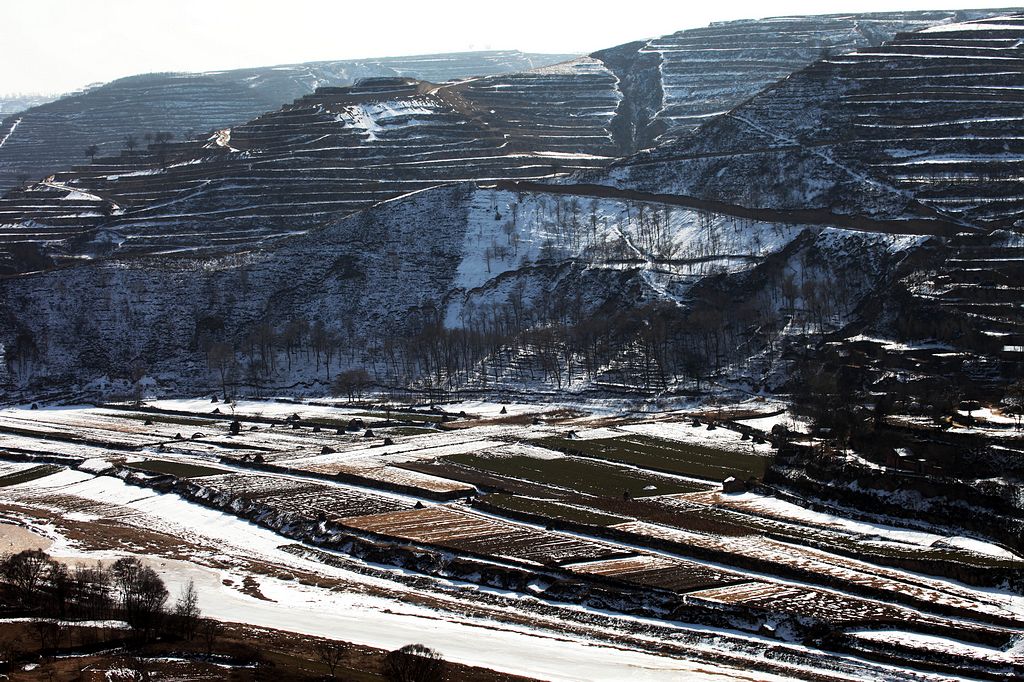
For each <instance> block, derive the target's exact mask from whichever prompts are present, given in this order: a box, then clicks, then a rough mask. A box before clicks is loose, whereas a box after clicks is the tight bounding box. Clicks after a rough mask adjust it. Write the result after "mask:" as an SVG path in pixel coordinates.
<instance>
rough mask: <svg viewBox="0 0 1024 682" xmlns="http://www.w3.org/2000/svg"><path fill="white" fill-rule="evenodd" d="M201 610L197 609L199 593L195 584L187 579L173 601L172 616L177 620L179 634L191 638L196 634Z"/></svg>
mask: <svg viewBox="0 0 1024 682" xmlns="http://www.w3.org/2000/svg"><path fill="white" fill-rule="evenodd" d="M201 615H202V612H201V611H200V610H199V594H198V593H197V592H196V584H195V582H194V581H192V580H189V581H188V583H187V584H186V585H185V586H184V587H182V588H181V592H180V593H179V594H178V600H177V601H176V602H174V617H175V620H177V621H178V628H179V629H180V630H181V635H182V637H184V638H185V639H187V640H191V639H192V638H193V637H195V635H196V628H198V627H199V618H200V616H201Z"/></svg>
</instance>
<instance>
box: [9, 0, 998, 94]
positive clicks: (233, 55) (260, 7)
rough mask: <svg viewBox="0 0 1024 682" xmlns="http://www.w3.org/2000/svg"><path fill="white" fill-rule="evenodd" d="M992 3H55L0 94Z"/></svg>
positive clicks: (12, 51) (17, 26)
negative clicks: (145, 76) (284, 6)
mask: <svg viewBox="0 0 1024 682" xmlns="http://www.w3.org/2000/svg"><path fill="white" fill-rule="evenodd" d="M1000 6H1001V5H1000V3H993V2H984V1H980V2H971V1H968V0H964V1H961V2H955V1H954V2H928V1H926V0H925V1H921V0H906V1H902V2H896V3H891V2H884V1H883V0H850V1H847V2H824V3H821V2H811V1H809V0H784V1H783V2H779V3H774V4H772V5H771V6H770V8H771V11H770V12H766V11H765V9H766V6H765V5H764V4H763V3H756V4H755V3H754V2H750V1H749V0H725V2H719V3H715V4H714V5H711V6H706V7H697V8H684V7H681V6H680V5H678V4H676V3H667V2H652V1H649V0H632V1H631V2H630V3H629V8H630V10H631V11H630V12H629V13H628V14H622V15H617V14H611V13H609V12H607V11H602V9H601V8H600V6H598V7H596V8H595V6H594V4H593V3H585V2H576V1H571V2H560V3H551V2H539V1H538V0H524V1H523V2H520V3H519V4H518V5H516V7H515V10H514V11H502V12H500V13H499V12H486V11H482V10H480V6H479V4H478V3H473V2H466V1H464V0H452V1H449V2H440V3H431V4H429V5H427V4H424V3H411V2H392V3H390V4H389V5H388V14H387V20H386V21H384V20H381V19H380V18H378V17H376V16H373V15H369V14H367V12H366V11H365V10H362V9H361V8H358V7H357V8H355V9H353V8H351V7H349V6H343V5H339V4H337V3H334V2H323V1H320V0H292V2H290V3H289V4H288V12H287V13H281V11H280V5H270V4H269V3H266V2H244V1H243V0H219V1H218V0H205V1H200V0H180V1H178V2H174V3H169V2H147V3H145V4H142V3H132V2H130V1H128V0H108V1H107V2H104V3H102V5H100V4H99V3H81V2H72V1H71V0H53V1H51V2H48V3H45V4H42V3H40V4H35V5H32V4H28V5H26V4H18V5H16V6H13V7H10V8H8V10H7V17H6V18H5V24H6V26H7V27H8V29H9V30H8V33H9V35H8V36H6V40H5V45H6V46H7V49H8V52H9V55H10V56H9V57H8V58H7V59H5V60H3V63H2V64H0V94H3V95H35V94H48V95H56V94H60V93H66V92H72V91H75V90H78V89H81V88H83V87H85V86H87V85H91V84H95V83H103V82H108V81H111V80H115V79H117V78H122V77H125V76H131V75H134V74H140V73H152V72H168V71H173V72H197V71H217V70H228V69H236V68H246V67H258V66H270V65H276V64H295V63H302V62H311V61H331V60H346V59H369V58H379V57H388V56H404V55H415V54H429V53H440V52H465V51H473V50H513V49H514V50H522V51H523V52H535V53H560V54H586V53H589V52H593V51H594V50H598V49H601V48H605V47H611V46H614V45H619V44H622V43H626V42H631V41H634V40H641V39H645V38H651V37H654V36H658V35H664V34H666V33H672V32H674V31H678V30H683V29H687V28H695V27H698V26H704V25H707V24H708V23H710V22H713V21H728V20H735V19H746V18H751V19H753V18H759V17H765V16H781V15H788V14H835V13H845V12H850V13H852V12H881V11H901V10H921V9H976V8H987V7H1000Z"/></svg>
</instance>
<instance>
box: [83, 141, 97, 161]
mask: <svg viewBox="0 0 1024 682" xmlns="http://www.w3.org/2000/svg"><path fill="white" fill-rule="evenodd" d="M99 153H100V148H99V147H97V146H96V145H94V144H91V145H89V146H88V147H86V148H85V155H86V156H87V157H89V161H90V162H93V163H94V162H95V161H96V155H97V154H99Z"/></svg>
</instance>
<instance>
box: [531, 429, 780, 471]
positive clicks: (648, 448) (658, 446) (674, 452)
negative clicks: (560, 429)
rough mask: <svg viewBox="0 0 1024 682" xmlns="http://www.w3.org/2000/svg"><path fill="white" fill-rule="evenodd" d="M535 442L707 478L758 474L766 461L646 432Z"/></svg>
mask: <svg viewBox="0 0 1024 682" xmlns="http://www.w3.org/2000/svg"><path fill="white" fill-rule="evenodd" d="M694 430H695V431H696V430H699V429H694ZM733 435H735V434H733ZM736 438H737V439H738V438H739V436H736ZM534 443H535V444H536V445H540V446H542V447H546V448H550V449H552V450H558V451H560V452H565V453H567V454H570V455H577V456H583V457H592V458H596V459H604V460H609V461H612V462H620V463H623V464H630V465H633V466H637V467H642V468H645V469H651V470H653V471H661V472H667V473H670V474H678V475H681V476H691V477H693V478H699V479H704V480H710V481H722V480H724V479H726V478H728V477H730V476H734V477H736V478H738V479H741V480H746V479H748V478H761V477H763V476H764V472H765V470H766V469H767V467H768V462H769V458H768V457H766V456H762V455H760V454H757V452H756V451H755V452H742V451H740V450H732V449H722V448H719V447H709V446H708V445H705V444H703V443H698V444H694V443H689V442H683V441H678V440H667V439H664V438H655V437H652V436H645V435H628V436H622V437H617V438H593V439H575V438H573V439H570V438H564V437H560V436H556V437H546V438H540V439H538V440H535V441H534Z"/></svg>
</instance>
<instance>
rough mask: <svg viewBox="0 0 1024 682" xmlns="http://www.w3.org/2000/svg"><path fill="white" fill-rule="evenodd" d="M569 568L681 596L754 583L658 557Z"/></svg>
mask: <svg viewBox="0 0 1024 682" xmlns="http://www.w3.org/2000/svg"><path fill="white" fill-rule="evenodd" d="M566 568H568V569H569V570H571V571H572V572H574V573H581V574H584V575H599V576H604V577H608V578H615V579H617V580H623V581H626V582H629V583H633V584H635V585H643V586H645V587H654V588H658V589H662V590H669V591H672V592H677V593H680V594H682V593H686V592H693V591H696V590H703V589H708V588H711V587H723V586H725V585H734V584H740V583H748V582H752V581H751V579H750V578H749V577H747V576H744V575H742V574H740V573H731V572H727V571H722V570H719V569H716V568H712V567H709V566H704V565H702V564H698V563H695V562H692V561H685V560H683V559H675V558H672V557H665V556H659V555H656V554H638V555H636V556H630V557H623V558H616V559H604V560H601V561H589V562H586V563H580V564H572V565H570V566H567V567H566Z"/></svg>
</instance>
